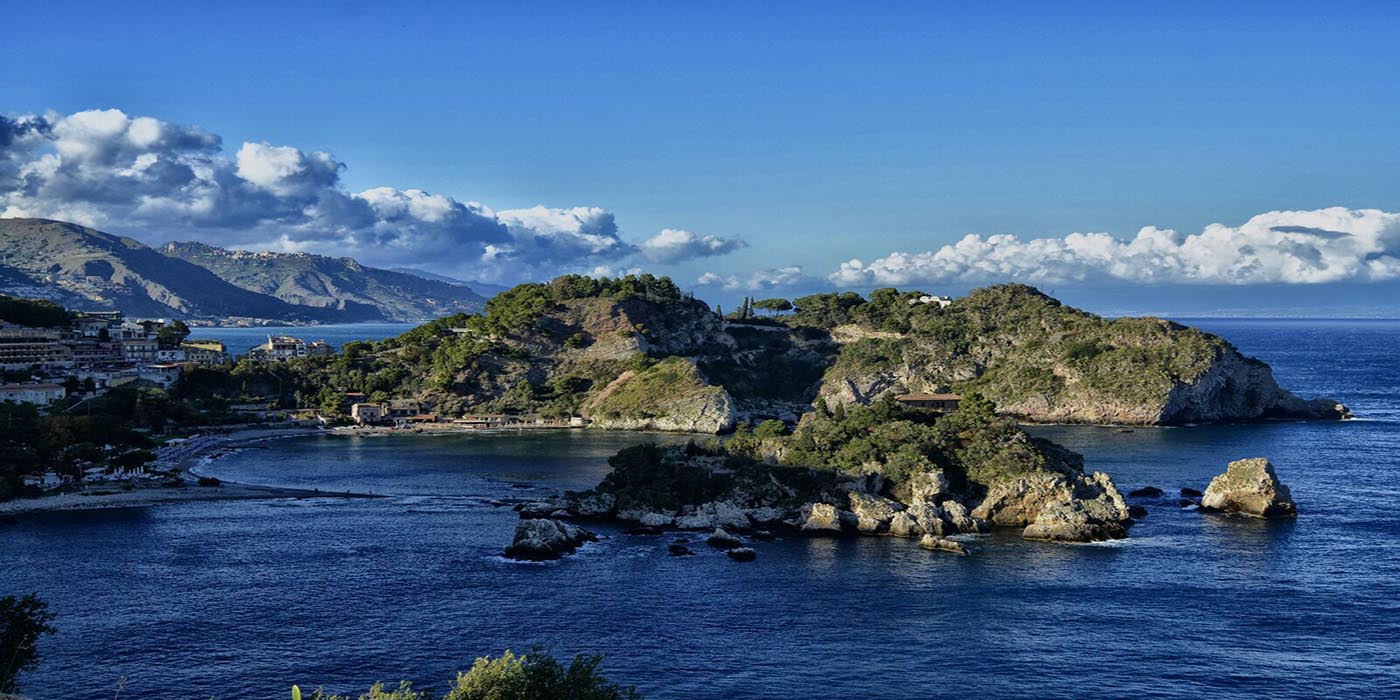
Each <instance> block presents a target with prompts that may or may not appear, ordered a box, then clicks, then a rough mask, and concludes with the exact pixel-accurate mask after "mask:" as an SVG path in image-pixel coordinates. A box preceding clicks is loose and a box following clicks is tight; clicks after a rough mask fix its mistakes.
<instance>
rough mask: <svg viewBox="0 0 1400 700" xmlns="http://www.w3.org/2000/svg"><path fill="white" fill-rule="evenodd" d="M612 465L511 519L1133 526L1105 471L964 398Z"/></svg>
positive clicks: (1064, 537) (1058, 535)
mask: <svg viewBox="0 0 1400 700" xmlns="http://www.w3.org/2000/svg"><path fill="white" fill-rule="evenodd" d="M778 454H782V455H783V459H778V458H777V456H776V455H778ZM610 463H611V465H612V467H613V469H612V471H611V472H610V473H609V474H608V476H607V477H606V478H605V479H604V480H603V481H602V482H601V483H600V484H599V485H598V487H597V488H596V489H594V490H591V491H587V492H578V493H569V494H565V495H562V496H558V497H554V498H550V499H543V500H541V501H538V502H534V503H529V504H525V505H523V506H521V508H520V510H521V517H522V518H526V519H531V518H538V517H561V516H568V517H575V518H582V519H605V520H615V521H619V522H622V523H626V524H627V525H628V526H629V527H640V528H648V529H666V528H670V529H676V530H696V531H710V532H713V533H714V534H713V535H711V541H712V542H713V541H720V540H723V541H724V542H725V543H726V544H728V545H732V546H737V538H736V537H735V535H734V534H732V533H743V532H754V531H765V532H766V531H771V530H777V529H781V530H787V531H789V532H791V533H794V534H799V533H801V534H806V535H812V536H857V535H868V536H886V537H898V538H907V539H912V540H915V541H920V540H921V539H922V538H933V539H932V540H929V541H931V542H932V541H942V540H945V539H946V538H948V537H951V536H958V535H975V534H982V533H986V532H988V531H989V530H990V529H991V528H992V527H994V526H1001V527H1015V528H1019V529H1021V531H1022V536H1023V537H1025V538H1027V539H1039V540H1048V541H1055V542H1090V541H1095V540H1105V539H1118V538H1122V537H1126V536H1127V532H1128V527H1129V525H1130V524H1131V523H1132V520H1131V519H1130V518H1129V515H1128V508H1127V505H1126V504H1125V503H1124V501H1123V497H1122V496H1121V495H1120V494H1119V492H1118V490H1117V488H1116V487H1115V486H1114V484H1113V481H1112V479H1111V478H1109V476H1108V475H1106V474H1103V473H1097V472H1096V473H1093V474H1085V473H1084V471H1083V468H1082V461H1081V459H1080V458H1079V456H1078V455H1076V454H1074V453H1072V452H1069V451H1068V450H1065V449H1064V448H1061V447H1059V446H1057V445H1054V444H1052V443H1048V442H1046V441H1043V440H1036V439H1033V438H1030V437H1029V436H1027V435H1026V434H1025V433H1024V432H1023V431H1021V430H1020V429H1019V428H1017V427H1016V426H1015V425H1014V424H1012V423H1011V422H1010V421H1007V420H1006V419H1003V418H998V417H996V416H995V415H994V413H993V412H992V411H991V409H990V406H989V405H987V404H976V403H975V402H974V403H972V404H969V405H968V406H966V407H965V408H964V409H960V410H959V411H957V412H955V413H953V414H950V415H947V416H934V415H930V414H927V413H922V412H916V411H910V410H906V409H903V408H901V407H899V406H898V405H897V404H895V403H894V402H893V401H884V402H881V403H879V404H877V405H875V406H868V407H853V408H852V409H850V411H843V412H842V414H841V415H839V416H837V415H830V416H814V417H811V418H809V419H805V420H804V423H803V425H802V426H801V427H800V428H799V429H798V431H797V433H795V434H794V435H791V436H783V437H778V438H770V439H767V440H760V439H758V438H754V437H751V436H748V435H740V436H738V437H736V438H734V439H732V440H730V441H729V442H727V443H720V442H718V441H716V442H713V443H709V444H698V443H695V442H693V441H692V442H690V443H688V444H685V445H672V446H666V447H661V446H657V445H654V444H645V445H639V446H636V447H631V448H627V449H625V450H623V451H621V452H619V453H618V454H617V455H615V456H614V457H613V458H612V459H611V460H610ZM940 548H941V549H949V547H947V546H944V547H940Z"/></svg>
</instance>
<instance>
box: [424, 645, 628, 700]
mask: <svg viewBox="0 0 1400 700" xmlns="http://www.w3.org/2000/svg"><path fill="white" fill-rule="evenodd" d="M602 661H603V659H602V657H601V656H588V655H582V654H581V655H579V656H575V657H574V659H573V661H572V662H570V664H569V665H568V666H564V665H563V664H561V663H559V662H558V661H557V660H555V659H554V657H552V656H550V655H549V654H548V653H545V652H543V651H540V650H538V649H536V650H535V651H533V652H531V653H530V654H528V655H521V656H516V655H515V654H512V653H511V652H510V651H506V652H505V653H504V654H502V655H501V656H499V657H497V658H494V659H491V658H480V659H477V660H476V663H475V664H473V665H472V668H471V670H470V671H467V672H466V673H460V674H458V675H457V681H456V682H455V683H454V684H453V686H452V689H451V690H450V691H449V692H448V693H447V695H446V696H445V697H444V698H443V700H637V699H639V698H641V697H642V696H641V695H639V694H638V693H637V691H636V689H635V688H632V687H622V686H619V685H617V684H615V683H610V682H609V681H608V680H607V679H606V678H605V677H603V675H602V674H601V673H599V672H598V667H599V665H601V664H602Z"/></svg>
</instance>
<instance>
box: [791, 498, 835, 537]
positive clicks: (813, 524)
mask: <svg viewBox="0 0 1400 700" xmlns="http://www.w3.org/2000/svg"><path fill="white" fill-rule="evenodd" d="M799 518H800V519H801V521H802V530H803V531H804V532H816V533H827V534H841V532H842V531H843V530H842V527H841V513H840V511H838V510H837V509H836V506H833V505H831V504H830V503H808V504H807V505H805V506H802V513H801V515H800V516H799Z"/></svg>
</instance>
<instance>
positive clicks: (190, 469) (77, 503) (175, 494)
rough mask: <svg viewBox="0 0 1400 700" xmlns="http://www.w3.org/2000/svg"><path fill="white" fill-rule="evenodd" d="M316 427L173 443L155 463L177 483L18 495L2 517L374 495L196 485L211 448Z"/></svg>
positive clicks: (0, 507)
mask: <svg viewBox="0 0 1400 700" xmlns="http://www.w3.org/2000/svg"><path fill="white" fill-rule="evenodd" d="M320 432H322V431H321V430H320V429H319V428H251V429H245V430H235V431H233V432H229V433H222V434H210V435H204V436H200V437H197V438H193V440H195V442H194V444H190V443H183V444H181V445H180V446H177V447H175V448H174V450H175V454H173V455H168V456H165V457H161V458H158V459H157V462H156V464H157V465H158V466H160V468H163V469H173V470H175V471H176V472H178V474H179V477H180V479H181V481H182V482H183V483H182V485H180V486H152V487H145V488H142V487H138V488H134V489H131V490H129V491H128V490H124V489H123V487H122V486H121V485H118V484H113V485H99V486H95V487H91V488H90V489H89V490H90V491H92V492H95V493H85V492H82V491H79V492H72V493H60V494H52V495H47V496H40V497H38V498H16V499H12V500H9V501H4V502H0V517H16V516H20V515H31V514H34V513H48V512H59V511H77V510H105V509H109V508H148V507H152V506H158V505H164V504H167V503H190V502H194V501H242V500H263V499H265V500H278V499H303V498H378V496H375V495H373V494H365V493H353V492H345V493H340V492H327V491H318V490H312V489H298V488H285V487H278V486H264V485H259V484H243V483H238V482H233V481H222V480H221V482H220V484H219V485H218V486H200V485H198V483H197V480H198V479H199V477H200V473H199V471H198V468H199V467H200V466H203V465H207V464H209V463H210V462H211V461H212V459H211V457H210V454H211V453H216V452H226V451H229V450H234V449H237V448H239V447H244V446H247V445H252V444H256V443H260V442H266V441H270V440H278V439H284V438H292V437H302V436H306V435H315V434H317V433H320ZM215 458H217V457H215Z"/></svg>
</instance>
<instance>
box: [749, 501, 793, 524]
mask: <svg viewBox="0 0 1400 700" xmlns="http://www.w3.org/2000/svg"><path fill="white" fill-rule="evenodd" d="M745 512H746V513H747V514H748V516H749V521H750V522H752V523H753V524H754V525H772V524H774V523H780V522H782V521H783V519H784V518H786V517H787V516H788V512H787V511H785V510H783V509H781V508H773V507H769V506H764V507H761V508H749V509H748V510H747V511H745Z"/></svg>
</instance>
